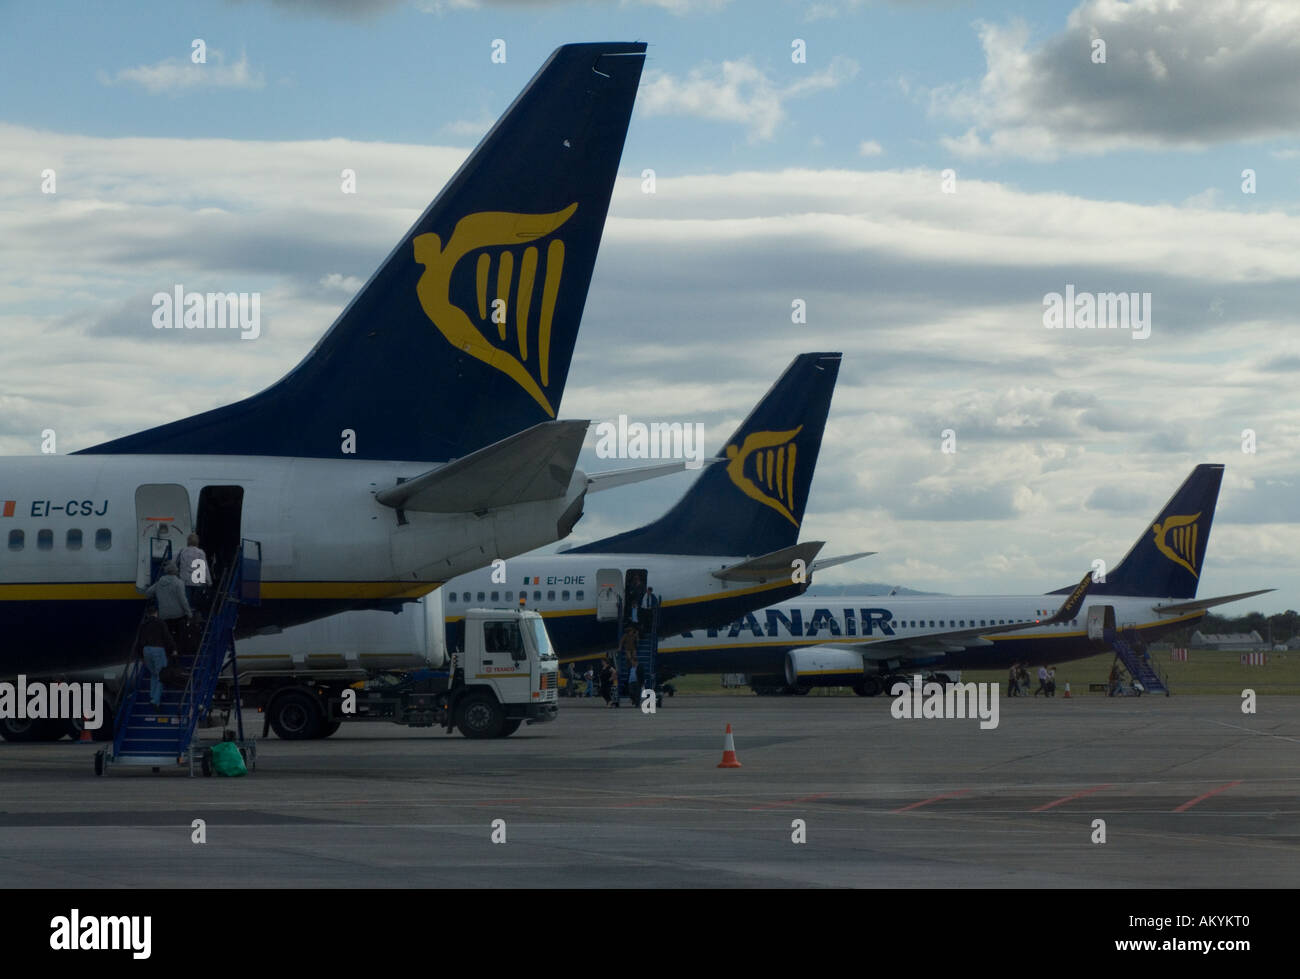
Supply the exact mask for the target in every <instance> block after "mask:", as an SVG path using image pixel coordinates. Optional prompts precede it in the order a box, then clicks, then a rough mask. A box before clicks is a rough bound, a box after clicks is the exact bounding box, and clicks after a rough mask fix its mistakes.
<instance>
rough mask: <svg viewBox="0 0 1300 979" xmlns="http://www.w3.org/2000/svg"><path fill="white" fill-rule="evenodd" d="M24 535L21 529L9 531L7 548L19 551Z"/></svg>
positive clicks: (21, 547)
mask: <svg viewBox="0 0 1300 979" xmlns="http://www.w3.org/2000/svg"><path fill="white" fill-rule="evenodd" d="M24 536H25V535H24V534H23V532H22V531H21V530H11V531H9V550H11V551H21V550H22V549H23V537H24Z"/></svg>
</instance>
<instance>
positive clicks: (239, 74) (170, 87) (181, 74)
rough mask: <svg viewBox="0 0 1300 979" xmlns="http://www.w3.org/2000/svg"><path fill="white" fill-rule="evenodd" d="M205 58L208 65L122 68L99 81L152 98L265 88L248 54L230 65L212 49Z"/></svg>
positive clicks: (179, 62)
mask: <svg viewBox="0 0 1300 979" xmlns="http://www.w3.org/2000/svg"><path fill="white" fill-rule="evenodd" d="M207 57H208V63H207V64H201V65H196V64H194V63H193V62H191V61H190V60H189V59H188V58H186V59H180V58H167V59H165V60H163V61H160V62H158V63H157V64H156V65H138V66H137V67H135V68H122V69H120V70H119V71H118V72H117V73H116V74H114V75H113V76H111V77H109V76H105V75H101V77H100V81H101V82H102V83H103V84H105V85H139V86H140V87H141V88H143V89H144V90H145V91H146V92H148V93H150V94H151V95H160V94H163V93H166V94H168V95H176V94H178V93H180V92H182V91H187V90H191V89H204V88H218V89H220V88H226V89H258V88H261V87H262V86H263V85H264V84H265V83H264V81H263V79H262V73H261V72H260V71H254V70H253V69H251V68H250V67H249V65H248V55H247V54H241V55H240V56H239V60H238V61H236V62H235V63H234V64H230V65H227V64H225V56H224V55H223V54H222V53H221V52H220V51H218V50H216V49H215V48H213V49H210V50H209V51H208V52H207Z"/></svg>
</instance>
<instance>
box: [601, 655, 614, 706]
mask: <svg viewBox="0 0 1300 979" xmlns="http://www.w3.org/2000/svg"><path fill="white" fill-rule="evenodd" d="M617 683H618V674H617V673H615V672H614V664H613V663H611V662H610V661H609V660H605V665H604V666H602V667H601V668H600V695H601V696H602V697H604V698H605V706H606V707H617V706H618V701H617V700H616V699H614V697H615V694H616V687H615V685H616V684H617Z"/></svg>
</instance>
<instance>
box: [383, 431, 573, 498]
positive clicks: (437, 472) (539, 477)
mask: <svg viewBox="0 0 1300 979" xmlns="http://www.w3.org/2000/svg"><path fill="white" fill-rule="evenodd" d="M590 425H591V423H590V422H586V421H549V422H542V423H541V424H539V425H534V426H533V427H532V428H527V429H524V431H522V432H519V433H517V434H515V435H511V436H510V437H509V438H505V439H502V440H501V441H500V442H493V443H492V444H491V445H488V446H485V447H484V448H481V449H478V450H477V451H475V452H471V453H470V454H469V455H467V456H461V457H460V458H459V459H457V460H456V461H455V462H449V463H447V465H445V466H442V467H440V468H438V469H434V470H431V471H430V472H427V473H424V474H423V475H421V476H416V477H415V478H414V479H408V480H407V481H406V482H404V483H398V484H397V485H396V486H393V487H390V488H389V489H386V490H380V491H379V492H378V493H376V494H375V499H376V500H378V501H379V502H380V503H382V504H383V505H384V506H390V507H393V508H394V509H396V510H418V511H420V512H424V513H473V512H477V511H480V510H491V509H494V508H495V507H503V506H510V505H511V504H513V503H530V502H533V501H535V500H551V499H555V498H556V497H561V496H563V495H564V494H565V493H567V492H568V490H569V483H570V481H571V480H572V479H573V471H574V469H575V468H576V466H577V464H578V452H579V451H580V450H581V449H582V442H583V440H584V439H585V438H586V437H587V428H588V427H589V426H590Z"/></svg>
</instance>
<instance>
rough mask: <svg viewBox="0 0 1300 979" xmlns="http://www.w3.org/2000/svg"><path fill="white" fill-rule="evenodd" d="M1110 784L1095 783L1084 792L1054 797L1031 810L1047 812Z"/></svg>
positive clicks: (1105, 787) (1107, 787) (1108, 786)
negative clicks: (1058, 797)
mask: <svg viewBox="0 0 1300 979" xmlns="http://www.w3.org/2000/svg"><path fill="white" fill-rule="evenodd" d="M1109 788H1110V785H1094V786H1093V787H1092V788H1090V789H1084V790H1083V791H1082V792H1075V793H1074V794H1073V795H1067V796H1062V797H1061V798H1060V799H1053V800H1052V801H1051V802H1048V803H1045V804H1044V805H1041V806H1039V807H1038V808H1037V809H1030V810H1029V811H1030V812H1046V811H1047V810H1048V809H1055V808H1056V807H1057V806H1059V805H1063V804H1064V803H1067V802H1073V801H1074V800H1075V799H1082V798H1083V797H1084V796H1085V795H1092V794H1093V793H1094V792H1101V791H1102V790H1103V789H1109Z"/></svg>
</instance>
